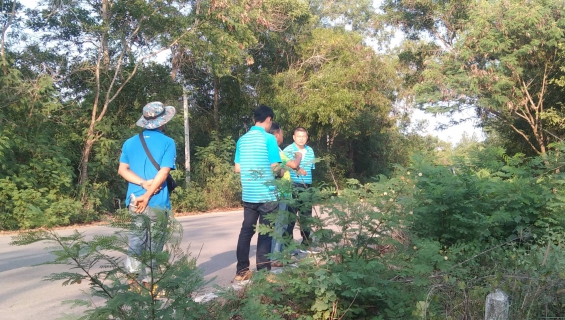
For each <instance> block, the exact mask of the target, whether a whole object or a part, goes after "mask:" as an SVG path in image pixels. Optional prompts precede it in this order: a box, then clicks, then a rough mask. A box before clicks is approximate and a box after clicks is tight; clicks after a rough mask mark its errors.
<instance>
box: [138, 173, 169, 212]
mask: <svg viewBox="0 0 565 320" xmlns="http://www.w3.org/2000/svg"><path fill="white" fill-rule="evenodd" d="M170 172H171V168H169V167H161V169H159V171H158V172H157V175H155V178H153V183H152V184H151V185H150V186H149V188H148V189H146V190H147V191H146V192H145V193H144V194H143V195H142V196H141V197H137V198H136V199H135V202H134V206H135V210H134V211H135V212H136V213H143V212H144V211H145V209H146V208H147V206H148V205H149V200H150V199H151V197H152V196H153V195H154V194H155V192H156V191H157V190H158V189H160V188H161V186H162V185H163V183H165V180H167V176H168V175H169V173H170Z"/></svg>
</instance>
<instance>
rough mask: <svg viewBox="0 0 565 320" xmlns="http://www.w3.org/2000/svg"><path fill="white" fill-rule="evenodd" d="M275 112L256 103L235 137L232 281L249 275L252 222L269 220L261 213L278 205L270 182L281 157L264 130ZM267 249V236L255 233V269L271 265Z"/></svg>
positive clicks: (271, 137) (274, 189)
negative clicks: (239, 210)
mask: <svg viewBox="0 0 565 320" xmlns="http://www.w3.org/2000/svg"><path fill="white" fill-rule="evenodd" d="M274 117H275V113H274V112H273V109H271V108H270V107H268V106H265V105H260V106H259V107H258V108H257V109H255V110H254V112H253V119H254V121H255V125H254V126H253V127H251V129H249V131H248V132H247V133H246V134H244V135H243V136H241V137H240V138H239V140H238V141H237V145H236V151H235V160H234V162H235V167H234V169H235V172H238V173H239V174H240V177H241V189H242V201H243V223H242V225H241V230H240V232H239V237H238V240H237V250H236V251H237V252H236V255H237V266H236V275H235V278H234V280H235V281H243V280H248V279H249V278H251V270H250V269H249V266H250V262H249V251H250V245H251V238H252V237H253V235H254V234H255V226H256V224H257V222H258V223H259V224H269V221H267V220H266V219H265V216H266V215H267V214H269V213H270V212H272V211H274V210H276V209H278V203H277V190H276V187H275V185H274V183H273V181H274V179H275V172H276V174H277V175H279V174H282V173H283V172H282V169H281V168H280V162H281V157H280V155H279V147H278V144H277V140H276V138H275V136H273V135H272V134H270V133H268V131H269V130H270V129H271V124H272V122H273V118H274ZM270 252H271V236H270V235H269V234H259V235H258V237H257V252H256V258H255V259H256V265H257V270H261V269H267V270H270V269H271V263H270V261H269V258H267V256H266V255H267V254H269V253H270Z"/></svg>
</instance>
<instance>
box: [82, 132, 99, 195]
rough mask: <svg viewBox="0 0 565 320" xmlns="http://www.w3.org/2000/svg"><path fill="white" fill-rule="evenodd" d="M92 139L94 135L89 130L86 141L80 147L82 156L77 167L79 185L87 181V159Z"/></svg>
mask: <svg viewBox="0 0 565 320" xmlns="http://www.w3.org/2000/svg"><path fill="white" fill-rule="evenodd" d="M94 141H95V139H94V135H93V134H91V133H90V130H89V133H88V135H87V138H86V141H85V143H84V148H83V149H82V157H81V161H80V167H79V178H78V184H79V185H81V186H82V185H83V184H85V183H86V182H87V181H88V161H89V158H90V152H91V151H92V146H93V145H94Z"/></svg>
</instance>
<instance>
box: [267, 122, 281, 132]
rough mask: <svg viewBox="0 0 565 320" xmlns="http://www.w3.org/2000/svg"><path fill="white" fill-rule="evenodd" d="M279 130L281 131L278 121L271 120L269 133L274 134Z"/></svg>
mask: <svg viewBox="0 0 565 320" xmlns="http://www.w3.org/2000/svg"><path fill="white" fill-rule="evenodd" d="M279 131H281V125H280V124H279V123H278V122H273V123H272V124H271V130H269V133H271V134H275V133H277V132H279Z"/></svg>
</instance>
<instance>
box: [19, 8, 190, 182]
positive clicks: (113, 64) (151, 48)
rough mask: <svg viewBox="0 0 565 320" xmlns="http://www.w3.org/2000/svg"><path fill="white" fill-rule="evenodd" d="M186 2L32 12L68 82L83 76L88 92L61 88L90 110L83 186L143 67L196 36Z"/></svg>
mask: <svg viewBox="0 0 565 320" xmlns="http://www.w3.org/2000/svg"><path fill="white" fill-rule="evenodd" d="M187 9H189V7H187V4H186V3H185V2H176V1H172V2H163V1H152V2H145V1H132V0H124V1H109V0H101V1H96V2H87V3H83V4H82V5H80V6H77V5H76V3H75V2H73V1H57V2H47V3H44V6H43V7H39V9H35V10H32V11H30V12H29V16H30V23H29V25H30V27H31V28H32V29H33V30H34V31H42V32H44V35H43V36H42V41H43V42H44V43H49V44H52V45H56V46H57V48H58V50H60V52H59V53H60V54H62V55H66V56H67V59H68V60H69V61H70V63H69V66H68V73H67V74H65V75H62V76H63V77H69V76H73V75H78V74H83V75H84V77H83V78H82V79H81V80H82V84H83V86H82V87H81V86H79V87H75V86H74V83H71V82H66V83H64V82H63V83H61V84H62V85H63V86H64V88H65V90H70V97H71V98H72V99H74V100H75V101H76V100H78V101H80V105H81V108H86V109H87V110H89V112H90V115H89V116H88V117H87V118H86V117H85V119H84V120H85V121H84V123H85V132H84V133H83V135H82V137H83V145H82V152H81V160H80V166H79V179H78V182H79V184H80V185H83V184H85V183H86V182H87V181H88V180H89V175H88V169H89V162H90V157H91V152H92V150H93V147H94V145H95V143H97V142H99V141H100V140H101V138H102V137H103V136H104V135H105V134H106V132H105V131H104V130H103V129H102V128H100V125H101V124H102V123H103V121H104V118H105V116H106V115H107V114H108V112H109V110H111V109H112V108H113V107H114V105H113V102H114V101H115V99H116V98H117V97H118V96H119V95H120V93H121V92H122V90H123V89H124V87H125V86H126V85H127V84H128V82H129V81H131V79H132V78H133V77H134V76H135V74H136V72H137V71H138V70H139V68H140V67H141V66H143V65H144V64H145V63H147V62H148V61H150V60H151V59H153V58H155V56H156V55H157V54H159V53H161V52H164V51H166V50H167V49H169V48H170V47H171V46H173V45H175V44H176V43H178V41H179V40H180V39H181V38H182V37H184V36H186V35H187V34H188V33H190V32H192V31H193V29H194V26H193V24H192V22H193V21H191V20H190V19H187V18H186V16H185V15H184V14H183V11H184V10H187ZM75 79H76V78H75Z"/></svg>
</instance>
